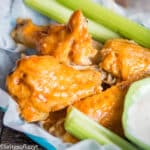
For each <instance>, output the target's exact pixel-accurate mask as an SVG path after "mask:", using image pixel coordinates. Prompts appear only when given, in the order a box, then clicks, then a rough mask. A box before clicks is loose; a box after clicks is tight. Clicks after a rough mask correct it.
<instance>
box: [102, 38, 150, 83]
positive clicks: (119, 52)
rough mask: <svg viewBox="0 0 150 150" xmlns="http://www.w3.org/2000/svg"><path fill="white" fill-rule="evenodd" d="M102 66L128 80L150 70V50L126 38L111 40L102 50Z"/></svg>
mask: <svg viewBox="0 0 150 150" xmlns="http://www.w3.org/2000/svg"><path fill="white" fill-rule="evenodd" d="M100 55H101V63H100V68H102V69H104V70H105V71H107V72H109V73H111V74H112V75H114V76H116V77H118V78H120V79H121V80H128V79H129V78H130V77H131V76H136V75H139V74H141V73H144V72H150V50H149V49H146V48H143V47H141V46H139V45H137V44H136V43H134V42H132V41H128V40H125V39H114V40H109V41H108V42H106V44H105V45H104V47H103V49H102V50H101V52H100Z"/></svg>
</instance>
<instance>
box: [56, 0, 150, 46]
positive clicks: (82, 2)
mask: <svg viewBox="0 0 150 150" xmlns="http://www.w3.org/2000/svg"><path fill="white" fill-rule="evenodd" d="M57 1H58V2H60V3H62V4H63V5H65V6H67V7H69V8H71V9H73V10H76V9H80V10H82V11H83V13H84V14H85V16H86V17H88V18H90V19H92V20H94V21H95V22H97V23H100V24H102V25H104V26H105V27H107V28H109V29H111V30H113V31H114V32H116V33H119V34H121V35H122V36H123V37H126V38H128V39H131V40H134V41H135V42H137V43H139V44H141V45H143V46H145V47H148V48H150V30H148V29H146V28H144V27H143V26H141V25H139V24H137V23H135V22H133V21H131V20H129V19H127V18H125V17H123V16H121V15H119V14H117V13H115V12H113V11H111V10H108V9H106V8H104V7H103V6H101V5H98V4H96V3H94V2H92V1H91V0H57Z"/></svg>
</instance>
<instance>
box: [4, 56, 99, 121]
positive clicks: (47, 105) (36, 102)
mask: <svg viewBox="0 0 150 150" xmlns="http://www.w3.org/2000/svg"><path fill="white" fill-rule="evenodd" d="M6 84H7V88H8V91H9V93H10V94H11V95H12V96H13V97H14V98H15V99H16V101H17V102H18V104H19V106H20V111H21V116H22V117H23V118H24V119H25V120H27V121H29V122H31V121H39V120H43V119H45V118H46V117H47V116H48V113H49V112H51V111H56V110H60V109H63V108H65V107H66V106H68V105H70V104H72V103H74V102H75V101H78V100H80V99H82V98H85V97H87V96H90V95H92V94H95V93H97V92H99V91H100V90H101V86H100V85H101V75H100V73H99V72H97V71H95V70H90V69H87V70H76V69H73V68H72V67H69V66H67V65H64V64H62V63H60V62H59V61H58V60H57V59H56V58H54V57H52V56H48V55H47V56H34V55H33V56H26V57H24V58H22V59H21V60H20V61H19V62H18V64H17V67H16V69H15V71H14V72H13V73H11V74H10V75H9V76H8V77H7V83H6Z"/></svg>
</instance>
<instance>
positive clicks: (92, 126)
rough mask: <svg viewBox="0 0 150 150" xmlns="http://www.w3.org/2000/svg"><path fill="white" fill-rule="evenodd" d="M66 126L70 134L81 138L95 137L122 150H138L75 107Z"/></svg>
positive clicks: (69, 113)
mask: <svg viewBox="0 0 150 150" xmlns="http://www.w3.org/2000/svg"><path fill="white" fill-rule="evenodd" d="M64 126H65V129H66V130H67V131H68V132H69V133H70V134H72V135H74V136H75V137H77V138H79V139H81V140H83V139H94V140H96V141H97V142H98V143H100V144H102V145H104V144H115V145H117V146H118V147H119V148H120V149H121V150H137V149H136V148H135V147H134V146H132V145H131V144H130V143H128V142H127V141H125V140H124V139H122V138H121V137H119V136H118V135H116V134H114V133H113V132H111V131H109V130H108V129H106V128H105V127H103V126H101V125H99V124H98V123H97V122H95V121H93V120H91V119H90V118H88V117H87V116H86V115H84V114H83V113H81V112H80V111H78V110H77V109H75V108H74V107H71V108H70V109H69V111H68V113H67V117H66V119H65V124H64Z"/></svg>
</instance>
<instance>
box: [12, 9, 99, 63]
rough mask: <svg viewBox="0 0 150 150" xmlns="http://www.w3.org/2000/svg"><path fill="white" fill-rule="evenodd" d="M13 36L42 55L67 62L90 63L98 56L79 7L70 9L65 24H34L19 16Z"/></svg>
mask: <svg viewBox="0 0 150 150" xmlns="http://www.w3.org/2000/svg"><path fill="white" fill-rule="evenodd" d="M12 37H13V38H14V40H15V41H16V42H19V43H22V44H25V45H26V46H27V47H31V48H35V49H36V50H38V51H39V54H41V55H52V56H54V57H56V58H57V59H58V60H59V61H61V62H65V63H67V64H68V63H73V64H78V65H91V64H92V63H93V62H94V61H96V60H97V55H98V51H97V50H96V49H95V48H93V43H92V38H91V36H90V35H89V33H88V28H87V20H86V19H85V17H84V16H83V15H82V13H81V12H80V11H75V12H74V13H73V15H72V16H71V18H70V20H69V22H68V24H67V25H60V24H59V25H58V24H57V25H56V24H55V25H48V26H37V25H34V24H33V23H32V21H31V20H27V19H25V20H23V19H22V20H21V19H19V20H18V21H17V26H16V28H15V29H14V31H13V32H12Z"/></svg>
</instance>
